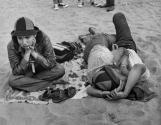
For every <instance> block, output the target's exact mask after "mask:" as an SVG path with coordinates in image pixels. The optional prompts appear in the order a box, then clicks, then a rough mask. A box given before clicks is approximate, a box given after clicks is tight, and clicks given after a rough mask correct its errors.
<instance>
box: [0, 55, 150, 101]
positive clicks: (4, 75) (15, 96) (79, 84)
mask: <svg viewBox="0 0 161 125" xmlns="http://www.w3.org/2000/svg"><path fill="white" fill-rule="evenodd" d="M82 56H83V53H80V54H77V55H75V56H74V58H73V59H72V60H70V61H66V62H64V63H62V65H63V66H64V67H65V70H66V74H65V75H64V76H63V79H64V80H65V81H68V82H69V83H70V84H66V85H60V84H59V85H55V89H56V88H60V89H65V88H67V87H70V86H72V87H75V88H76V95H75V96H74V97H73V98H72V99H81V98H83V97H86V96H87V93H86V89H87V87H88V86H87V85H86V83H87V76H86V69H85V68H82V67H83V66H82V62H83V59H82ZM0 74H1V75H0V81H1V84H0V103H11V102H19V103H22V102H26V103H32V104H49V103H52V101H51V100H49V101H40V100H39V98H38V97H39V96H40V95H42V94H43V93H44V91H45V90H44V91H38V92H23V91H18V90H13V89H12V88H11V87H9V86H8V84H7V79H8V77H9V75H10V74H11V70H10V66H9V63H7V64H4V65H3V69H1V70H0ZM150 86H151V85H150ZM151 98H153V97H150V98H148V99H147V97H145V101H149V100H150V99H151ZM143 101H144V99H143Z"/></svg>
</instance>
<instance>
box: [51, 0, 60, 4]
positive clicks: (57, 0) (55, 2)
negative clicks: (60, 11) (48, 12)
mask: <svg viewBox="0 0 161 125" xmlns="http://www.w3.org/2000/svg"><path fill="white" fill-rule="evenodd" d="M53 3H54V4H59V3H62V0H53Z"/></svg>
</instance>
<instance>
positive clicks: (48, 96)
mask: <svg viewBox="0 0 161 125" xmlns="http://www.w3.org/2000/svg"><path fill="white" fill-rule="evenodd" d="M53 94H54V90H53V88H47V90H46V91H45V92H44V93H43V94H42V95H40V96H39V97H38V98H39V100H41V101H49V100H50V99H51V98H52V96H53Z"/></svg>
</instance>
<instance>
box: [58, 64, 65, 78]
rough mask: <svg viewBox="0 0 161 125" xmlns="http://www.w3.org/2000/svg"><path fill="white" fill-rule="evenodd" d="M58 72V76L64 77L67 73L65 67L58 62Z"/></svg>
mask: <svg viewBox="0 0 161 125" xmlns="http://www.w3.org/2000/svg"><path fill="white" fill-rule="evenodd" d="M57 74H58V77H62V76H63V75H64V74H65V68H64V67H63V66H62V65H60V64H57Z"/></svg>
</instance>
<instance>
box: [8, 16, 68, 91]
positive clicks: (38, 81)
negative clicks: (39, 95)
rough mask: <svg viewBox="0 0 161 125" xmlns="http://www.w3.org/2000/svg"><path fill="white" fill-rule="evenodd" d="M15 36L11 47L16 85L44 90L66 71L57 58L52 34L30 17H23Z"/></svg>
mask: <svg viewBox="0 0 161 125" xmlns="http://www.w3.org/2000/svg"><path fill="white" fill-rule="evenodd" d="M11 36H12V37H11V38H12V39H11V41H10V42H9V43H8V46H7V50H8V58H9V62H10V66H11V69H12V75H11V76H10V78H9V85H10V86H11V87H12V88H14V89H18V90H23V91H28V92H34V91H39V90H44V89H46V88H47V87H50V86H52V85H53V84H55V83H56V82H54V81H55V80H58V79H59V78H61V77H62V76H63V75H64V74H65V69H64V67H63V66H62V65H60V64H58V63H57V62H56V59H55V52H54V49H53V47H52V44H51V42H50V39H49V37H48V36H47V35H46V34H45V33H44V32H42V31H41V30H40V29H39V28H38V27H36V26H34V24H33V22H32V21H31V20H30V19H29V18H27V17H21V18H19V19H18V20H17V21H16V23H15V26H14V30H13V31H12V32H11Z"/></svg>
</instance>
